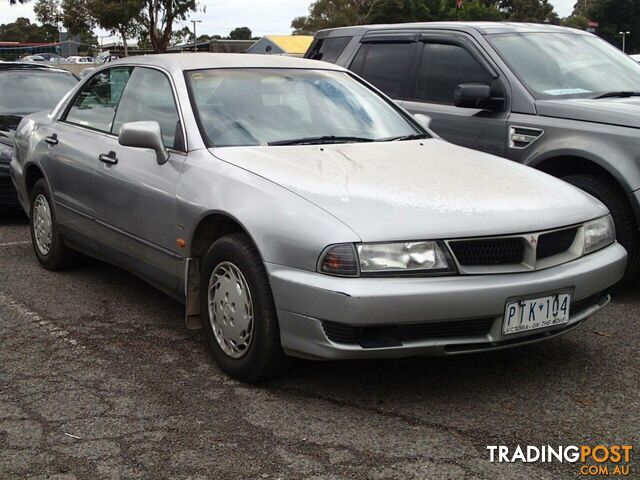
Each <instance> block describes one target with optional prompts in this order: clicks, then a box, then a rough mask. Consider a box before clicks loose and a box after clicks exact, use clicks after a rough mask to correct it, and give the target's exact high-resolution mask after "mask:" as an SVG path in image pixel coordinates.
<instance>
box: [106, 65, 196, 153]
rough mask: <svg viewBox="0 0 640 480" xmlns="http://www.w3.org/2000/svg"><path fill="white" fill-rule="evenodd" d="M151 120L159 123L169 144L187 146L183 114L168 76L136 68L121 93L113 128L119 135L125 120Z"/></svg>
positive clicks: (151, 70) (126, 121) (177, 146)
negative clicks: (177, 104)
mask: <svg viewBox="0 0 640 480" xmlns="http://www.w3.org/2000/svg"><path fill="white" fill-rule="evenodd" d="M149 120H156V121H157V122H158V123H159V124H160V129H161V130H162V138H163V139H164V144H165V146H166V147H168V148H173V149H176V150H183V149H184V146H183V142H182V130H181V129H180V117H179V116H178V110H177V108H176V103H175V100H174V98H173V90H172V89H171V84H170V83H169V79H168V78H167V76H166V75H165V74H163V73H162V72H160V71H158V70H154V69H152V68H143V67H136V68H135V69H134V70H133V73H132V74H131V78H130V79H129V82H127V87H126V88H125V90H124V93H123V94H122V101H121V102H120V106H119V107H118V112H117V113H116V118H115V120H114V122H113V128H112V130H111V131H112V133H115V134H116V135H117V134H118V133H119V132H120V127H122V125H123V124H125V123H128V122H141V121H149Z"/></svg>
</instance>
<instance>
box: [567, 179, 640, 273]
mask: <svg viewBox="0 0 640 480" xmlns="http://www.w3.org/2000/svg"><path fill="white" fill-rule="evenodd" d="M563 180H564V181H566V182H569V183H570V184H571V185H574V186H576V187H578V188H579V189H581V190H584V191H585V192H587V193H589V194H591V195H593V196H594V197H596V198H597V199H598V200H600V201H601V202H602V203H604V204H605V206H606V207H607V208H608V209H609V212H610V213H611V217H612V218H613V223H614V224H615V226H616V239H617V240H618V242H619V243H620V244H621V245H622V246H623V247H624V248H625V249H626V250H627V270H626V272H625V275H624V277H623V278H622V280H621V283H626V282H628V281H629V280H632V279H633V278H635V277H636V276H637V274H638V272H639V271H640V240H639V238H638V226H637V223H636V220H635V217H634V215H633V211H632V209H631V206H630V205H629V203H628V202H627V199H626V198H625V196H624V194H623V193H622V191H621V190H620V189H619V188H618V186H617V185H616V184H615V183H614V182H613V181H611V180H609V179H608V178H606V177H603V176H600V175H588V174H580V175H569V176H567V177H563Z"/></svg>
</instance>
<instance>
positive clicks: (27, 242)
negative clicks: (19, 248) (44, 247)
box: [0, 241, 31, 247]
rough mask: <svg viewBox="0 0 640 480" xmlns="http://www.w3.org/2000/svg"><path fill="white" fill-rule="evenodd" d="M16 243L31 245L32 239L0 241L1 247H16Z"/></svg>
mask: <svg viewBox="0 0 640 480" xmlns="http://www.w3.org/2000/svg"><path fill="white" fill-rule="evenodd" d="M16 245H31V241H22V242H7V243H0V247H15V246H16Z"/></svg>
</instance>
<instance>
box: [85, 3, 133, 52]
mask: <svg viewBox="0 0 640 480" xmlns="http://www.w3.org/2000/svg"><path fill="white" fill-rule="evenodd" d="M88 6H89V10H90V12H91V15H92V16H93V17H94V18H95V20H96V22H97V24H98V25H99V26H100V27H102V28H104V29H105V30H110V31H111V32H117V33H118V34H119V35H120V37H121V38H122V49H123V53H124V56H125V57H126V56H127V55H128V54H129V48H128V46H127V40H128V39H130V38H133V37H134V36H135V35H136V34H137V33H138V31H139V30H140V23H139V21H138V18H139V16H140V13H141V12H142V8H143V7H144V0H89V5H88Z"/></svg>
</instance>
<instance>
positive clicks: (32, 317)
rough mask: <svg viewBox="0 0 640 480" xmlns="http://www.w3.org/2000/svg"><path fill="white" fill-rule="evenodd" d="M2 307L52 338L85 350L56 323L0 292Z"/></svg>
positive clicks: (0, 304)
mask: <svg viewBox="0 0 640 480" xmlns="http://www.w3.org/2000/svg"><path fill="white" fill-rule="evenodd" d="M0 307H4V308H6V309H7V310H9V311H10V312H12V313H14V314H18V315H19V316H21V317H23V318H25V319H27V320H29V321H31V322H32V323H34V324H36V325H37V326H39V327H40V328H41V329H42V330H44V331H45V332H46V333H48V334H49V335H50V336H52V337H55V338H59V339H61V340H62V341H64V342H65V343H68V344H69V345H71V346H73V347H75V348H79V349H84V347H83V346H82V345H78V342H77V340H75V339H73V338H70V336H71V334H70V333H69V332H67V331H66V330H65V329H63V328H61V327H58V326H57V325H56V324H55V323H53V322H50V321H49V320H46V319H44V318H42V317H41V316H40V315H38V314H37V313H36V312H34V311H32V310H29V308H27V307H26V306H24V305H22V304H21V303H18V302H16V301H15V300H13V299H12V298H10V297H8V296H7V295H5V294H4V293H2V292H0Z"/></svg>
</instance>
